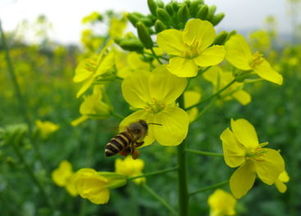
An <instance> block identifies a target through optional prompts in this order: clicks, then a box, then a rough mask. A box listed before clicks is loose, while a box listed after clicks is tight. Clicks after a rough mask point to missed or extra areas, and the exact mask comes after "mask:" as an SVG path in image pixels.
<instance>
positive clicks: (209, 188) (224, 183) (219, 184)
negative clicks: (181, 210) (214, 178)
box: [189, 180, 229, 196]
mask: <svg viewBox="0 0 301 216" xmlns="http://www.w3.org/2000/svg"><path fill="white" fill-rule="evenodd" d="M228 183H229V181H228V180H226V181H222V182H219V183H216V184H214V185H210V186H207V187H202V188H200V189H198V190H196V191H194V192H191V193H190V194H189V196H193V195H195V194H197V193H202V192H205V191H208V190H212V189H215V188H219V187H222V186H225V185H227V184H228Z"/></svg>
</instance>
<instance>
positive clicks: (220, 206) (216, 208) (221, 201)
mask: <svg viewBox="0 0 301 216" xmlns="http://www.w3.org/2000/svg"><path fill="white" fill-rule="evenodd" d="M208 204H209V206H210V216H215V215H216V216H222V215H234V214H235V205H236V200H235V199H234V197H233V196H232V195H231V194H230V193H228V192H226V191H223V190H221V189H217V190H215V191H214V193H213V194H211V195H210V197H209V199H208Z"/></svg>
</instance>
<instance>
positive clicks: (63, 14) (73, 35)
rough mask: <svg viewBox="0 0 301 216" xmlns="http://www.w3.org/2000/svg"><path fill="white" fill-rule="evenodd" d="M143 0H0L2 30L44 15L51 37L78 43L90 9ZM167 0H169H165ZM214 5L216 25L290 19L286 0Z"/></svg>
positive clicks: (126, 7) (285, 29)
mask: <svg viewBox="0 0 301 216" xmlns="http://www.w3.org/2000/svg"><path fill="white" fill-rule="evenodd" d="M146 2H147V1H146V0H0V19H1V22H2V26H3V28H4V29H5V30H13V29H15V28H16V27H17V25H18V23H20V22H21V21H22V20H24V19H26V20H28V21H33V20H35V19H36V18H37V17H38V16H39V15H42V14H44V15H46V17H47V18H48V20H49V21H50V22H51V23H52V26H53V27H52V33H51V37H52V38H53V39H54V40H57V41H59V42H61V43H78V42H79V40H80V31H81V30H82V29H83V28H84V27H83V25H82V24H81V19H82V17H84V16H86V15H88V14H89V13H91V12H93V11H98V12H103V11H105V10H108V9H113V10H116V11H120V12H123V11H127V12H132V11H139V12H143V13H146V12H148V8H147V3H146ZM164 2H169V0H164ZM205 2H206V3H207V4H208V5H216V6H217V11H218V12H224V13H225V14H226V17H225V18H224V20H223V21H222V22H221V23H220V24H219V25H218V29H222V30H223V29H226V30H233V29H235V30H238V31H239V30H244V31H245V30H250V29H258V28H262V27H263V26H264V20H265V18H266V17H267V16H269V15H273V16H276V17H277V20H278V29H279V31H280V32H282V33H285V34H287V33H290V31H291V30H290V25H289V23H290V19H289V16H288V5H287V2H286V0H205Z"/></svg>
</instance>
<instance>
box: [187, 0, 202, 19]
mask: <svg viewBox="0 0 301 216" xmlns="http://www.w3.org/2000/svg"><path fill="white" fill-rule="evenodd" d="M201 5H203V1H202V0H196V1H192V2H191V4H190V6H189V11H190V14H191V16H192V17H196V14H197V12H198V10H199V8H200V6H201Z"/></svg>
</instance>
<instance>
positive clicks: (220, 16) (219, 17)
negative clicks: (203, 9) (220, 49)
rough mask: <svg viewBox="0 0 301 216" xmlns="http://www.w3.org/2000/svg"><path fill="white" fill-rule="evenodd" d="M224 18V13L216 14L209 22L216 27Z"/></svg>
mask: <svg viewBox="0 0 301 216" xmlns="http://www.w3.org/2000/svg"><path fill="white" fill-rule="evenodd" d="M224 17H225V14H224V13H219V14H216V15H215V16H214V17H213V19H212V20H211V22H212V24H213V25H217V24H219V23H220V22H221V21H222V20H223V19H224Z"/></svg>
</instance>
